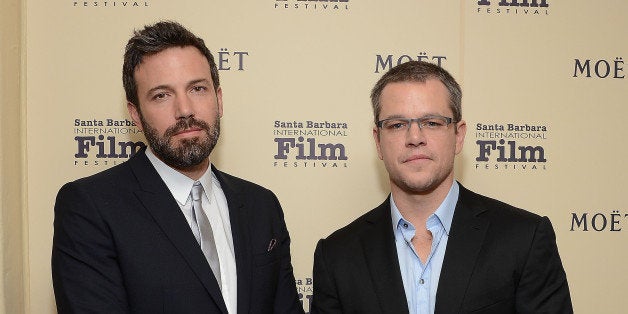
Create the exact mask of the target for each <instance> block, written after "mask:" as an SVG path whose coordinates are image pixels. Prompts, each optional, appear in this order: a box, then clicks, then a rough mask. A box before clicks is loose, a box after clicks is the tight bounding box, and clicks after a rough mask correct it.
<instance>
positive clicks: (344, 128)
mask: <svg viewBox="0 0 628 314" xmlns="http://www.w3.org/2000/svg"><path fill="white" fill-rule="evenodd" d="M348 132H349V126H348V124H347V123H346V122H343V121H333V122H331V121H314V120H293V121H282V120H275V121H274V122H273V137H274V145H275V148H276V150H275V154H274V156H273V158H274V161H273V167H275V168H318V169H321V168H330V169H339V168H347V167H348V160H349V157H348V152H347V148H346V146H345V143H346V139H347V135H348Z"/></svg>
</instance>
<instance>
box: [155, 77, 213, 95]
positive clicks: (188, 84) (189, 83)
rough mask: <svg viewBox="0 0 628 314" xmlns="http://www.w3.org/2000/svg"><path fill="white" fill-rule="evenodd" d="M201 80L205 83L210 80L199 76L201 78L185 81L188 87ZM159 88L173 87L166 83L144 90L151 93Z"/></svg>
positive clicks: (169, 88)
mask: <svg viewBox="0 0 628 314" xmlns="http://www.w3.org/2000/svg"><path fill="white" fill-rule="evenodd" d="M201 82H202V83H207V84H209V82H210V81H209V80H208V79H206V78H201V79H196V80H192V81H190V82H188V83H187V87H190V86H192V85H194V84H198V83H201ZM160 89H165V90H173V89H174V88H172V87H171V86H170V85H166V84H164V85H159V86H155V87H153V88H151V89H149V90H148V91H146V95H150V94H152V93H153V92H155V91H157V90H160Z"/></svg>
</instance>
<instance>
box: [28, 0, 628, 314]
mask: <svg viewBox="0 0 628 314" xmlns="http://www.w3.org/2000/svg"><path fill="white" fill-rule="evenodd" d="M626 12H628V2H626V1H620V0H608V1H603V2H599V1H589V0H572V1H558V0H490V1H489V0H480V1H478V0H473V1H472V0H465V1H454V0H444V1H443V0H442V1H428V0H394V1H374V0H335V1H334V0H329V1H327V0H307V1H306V0H235V1H234V0H229V1H227V0H188V1H172V0H169V1H167V0H144V1H130V0H129V1H127V0H107V1H102V0H95V1H72V0H54V1H44V0H30V1H27V2H26V49H25V51H26V65H27V73H26V74H27V76H26V78H25V81H26V84H27V93H26V99H27V108H26V111H27V117H28V120H27V123H28V126H27V127H28V129H27V131H28V134H27V141H28V146H27V158H28V159H27V162H28V177H27V178H26V179H27V180H28V224H29V230H28V255H29V259H28V260H29V268H28V269H29V271H28V272H29V278H30V281H29V284H28V287H29V297H30V302H29V304H30V312H31V313H54V312H55V305H54V296H53V291H52V284H51V276H50V251H51V242H52V233H53V229H52V222H53V219H54V214H53V204H54V197H55V195H56V193H57V190H58V189H59V187H60V186H61V185H62V184H63V183H65V182H67V181H70V180H74V179H76V178H79V177H83V176H87V175H90V174H93V173H96V172H99V171H102V170H104V169H106V168H109V167H111V166H113V165H117V164H120V163H122V162H124V161H125V160H126V159H127V158H128V157H129V155H130V154H132V147H134V145H138V143H139V142H143V141H144V138H143V135H142V133H141V132H139V130H138V129H137V128H136V126H135V125H133V123H132V122H131V120H130V118H129V117H128V115H127V112H126V104H125V97H124V91H123V88H122V82H121V68H122V55H123V52H124V46H125V44H126V41H127V40H128V38H129V37H130V36H131V34H132V31H133V30H134V29H139V28H142V27H143V26H144V25H146V24H152V23H154V22H156V21H159V20H175V21H178V22H180V23H182V24H183V25H185V26H186V27H188V28H189V29H191V30H192V31H193V32H195V33H196V34H197V35H199V36H200V37H202V38H204V39H205V41H206V43H207V45H208V46H209V48H210V49H211V50H212V52H213V54H214V56H215V58H216V60H217V62H218V67H219V70H220V76H221V83H222V84H221V85H222V88H223V95H224V117H223V119H222V121H221V125H222V134H221V137H220V140H219V145H218V146H217V148H216V149H215V150H214V153H213V154H212V156H211V159H212V162H213V163H214V164H215V165H216V166H217V167H218V168H220V169H222V170H224V171H226V172H229V173H232V174H234V175H237V176H240V177H242V178H245V179H248V180H251V181H254V182H257V183H259V184H261V185H264V186H266V187H268V188H270V189H271V190H273V191H274V192H275V193H276V194H277V195H278V197H279V199H280V201H281V203H282V205H283V208H284V211H285V215H286V222H287V224H288V228H289V231H290V233H291V236H292V256H293V264H294V268H295V276H296V279H297V280H296V283H295V284H296V287H297V289H298V291H299V296H300V298H301V300H302V302H303V307H304V309H305V310H306V311H309V306H310V300H311V296H312V259H313V251H314V247H315V244H316V241H317V240H318V239H320V238H322V237H326V236H327V235H328V234H330V233H331V232H332V231H334V230H336V229H337V228H339V227H341V226H344V225H346V224H347V223H348V222H350V221H352V220H353V219H355V218H356V217H358V216H360V215H361V214H363V213H365V212H366V211H368V210H370V209H371V208H373V207H375V206H376V205H378V204H379V203H381V202H382V201H383V200H384V198H386V196H387V194H388V190H387V186H388V179H387V175H386V172H385V170H384V168H383V166H382V164H381V162H380V161H379V159H378V158H377V154H376V151H375V145H374V143H373V139H372V135H371V134H372V133H371V132H372V131H371V130H372V127H373V125H372V123H373V122H372V113H371V107H370V102H369V92H370V89H371V88H372V86H373V84H374V82H375V81H376V80H377V79H378V78H379V77H380V76H381V75H382V74H383V73H384V72H385V71H387V70H388V69H390V68H391V67H392V66H394V65H397V64H399V63H402V62H406V61H408V60H425V61H429V62H433V63H437V64H439V65H441V66H443V67H444V68H446V69H447V70H449V71H450V72H451V73H452V74H453V75H454V77H456V79H457V80H458V81H459V82H460V83H461V85H462V87H463V117H464V119H465V120H466V121H467V125H468V132H467V137H466V141H465V147H464V150H463V152H462V154H461V155H460V156H459V157H458V159H457V161H456V162H457V165H456V177H457V179H458V180H459V181H460V182H461V183H462V184H463V185H465V186H466V187H468V188H471V189H472V190H475V191H477V192H480V193H482V194H485V195H488V196H491V197H495V198H498V199H501V200H504V201H506V202H508V203H511V204H513V205H515V206H518V207H522V208H525V209H528V210H530V211H533V212H536V213H538V214H541V215H546V216H548V217H550V219H551V221H552V223H553V224H554V228H555V229H556V234H557V241H558V245H559V251H560V254H561V256H562V258H563V262H564V266H565V269H566V271H567V275H568V279H569V284H570V288H571V292H572V299H573V303H574V307H575V310H576V312H577V313H625V312H626V305H625V292H626V291H627V290H626V282H627V281H628V280H627V279H628V271H627V270H626V265H627V264H628V252H626V249H625V248H626V241H627V240H628V202H627V201H626V198H625V197H624V196H622V195H624V194H625V192H624V188H625V187H626V186H627V185H628V170H626V166H625V161H624V156H625V155H626V154H627V153H628V148H626V144H627V141H626V138H625V136H626V135H627V134H628V132H627V131H626V127H625V119H626V116H627V115H628V108H627V107H628V106H627V105H628V104H627V101H626V99H628V80H626V75H627V73H626V72H627V71H628V66H626V65H625V64H624V62H625V60H624V57H625V56H628V41H626V37H625V34H626V32H625V30H626V29H628V20H627V19H625V18H624V15H625V14H626ZM310 157H316V158H315V159H311V158H310ZM359 288H360V287H356V289H359Z"/></svg>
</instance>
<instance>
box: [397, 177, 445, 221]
mask: <svg viewBox="0 0 628 314" xmlns="http://www.w3.org/2000/svg"><path fill="white" fill-rule="evenodd" d="M452 184H453V178H451V179H449V180H445V181H443V182H442V183H441V184H439V185H438V186H437V187H436V188H434V189H432V190H429V191H420V192H416V191H407V190H404V189H401V188H399V187H398V186H396V185H394V184H391V194H392V197H393V199H394V200H395V205H397V208H398V209H399V212H400V213H401V215H402V216H403V218H405V219H407V220H408V221H410V222H412V223H413V224H414V223H415V222H420V223H423V224H424V223H425V221H427V218H428V217H429V216H430V215H431V214H433V213H434V212H435V211H436V209H438V207H439V206H440V204H442V203H443V201H444V200H445V197H447V194H448V193H449V190H450V189H451V185H452ZM415 226H416V224H415Z"/></svg>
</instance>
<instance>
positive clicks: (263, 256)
mask: <svg viewBox="0 0 628 314" xmlns="http://www.w3.org/2000/svg"><path fill="white" fill-rule="evenodd" d="M278 262H279V254H278V252H277V251H270V252H264V253H260V254H256V255H254V256H253V265H255V267H264V266H267V265H272V264H275V263H278Z"/></svg>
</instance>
